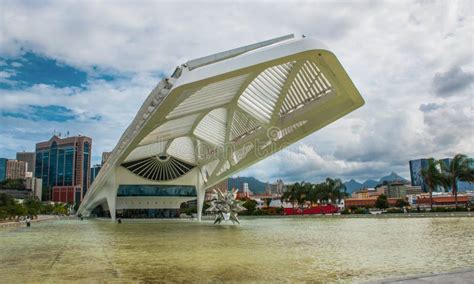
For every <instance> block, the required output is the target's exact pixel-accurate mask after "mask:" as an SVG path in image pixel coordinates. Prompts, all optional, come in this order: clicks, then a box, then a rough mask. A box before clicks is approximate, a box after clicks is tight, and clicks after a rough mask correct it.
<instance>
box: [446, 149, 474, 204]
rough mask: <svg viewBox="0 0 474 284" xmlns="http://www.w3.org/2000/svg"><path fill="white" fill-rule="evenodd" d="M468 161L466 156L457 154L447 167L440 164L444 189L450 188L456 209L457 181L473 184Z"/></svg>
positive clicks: (473, 177) (473, 176)
mask: <svg viewBox="0 0 474 284" xmlns="http://www.w3.org/2000/svg"><path fill="white" fill-rule="evenodd" d="M471 162H472V160H470V159H469V158H468V157H467V156H466V155H462V154H457V155H456V156H454V158H453V159H452V160H451V162H450V163H449V165H446V164H444V163H443V162H440V163H439V164H440V165H441V168H442V175H443V176H444V179H445V183H444V186H445V188H451V190H452V192H453V194H454V202H455V204H456V208H457V207H458V184H457V182H458V181H466V182H469V183H472V182H474V169H473V168H471V167H470V165H469V164H470V163H471Z"/></svg>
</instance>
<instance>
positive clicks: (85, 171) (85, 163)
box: [82, 142, 90, 194]
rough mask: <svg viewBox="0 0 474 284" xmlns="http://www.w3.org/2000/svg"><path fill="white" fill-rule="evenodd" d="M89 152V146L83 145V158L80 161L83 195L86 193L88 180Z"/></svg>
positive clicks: (87, 144)
mask: <svg viewBox="0 0 474 284" xmlns="http://www.w3.org/2000/svg"><path fill="white" fill-rule="evenodd" d="M89 152H90V145H89V143H87V142H86V143H84V158H83V160H82V181H83V189H84V194H86V192H87V180H89V168H90V165H89V154H90V153H89Z"/></svg>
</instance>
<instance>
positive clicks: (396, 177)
mask: <svg viewBox="0 0 474 284" xmlns="http://www.w3.org/2000/svg"><path fill="white" fill-rule="evenodd" d="M384 181H403V182H408V181H407V180H406V179H404V178H402V177H401V176H399V175H398V174H396V173H394V172H391V173H390V174H389V175H388V176H384V177H383V178H381V179H380V181H379V183H383V182H384Z"/></svg>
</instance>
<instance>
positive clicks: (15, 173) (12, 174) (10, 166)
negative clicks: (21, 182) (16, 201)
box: [5, 160, 26, 179]
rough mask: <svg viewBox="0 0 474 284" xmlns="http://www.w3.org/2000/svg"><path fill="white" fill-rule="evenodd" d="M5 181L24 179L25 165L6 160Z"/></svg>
mask: <svg viewBox="0 0 474 284" xmlns="http://www.w3.org/2000/svg"><path fill="white" fill-rule="evenodd" d="M5 175H6V179H25V175H26V163H25V162H23V161H17V160H7V170H6V174H5Z"/></svg>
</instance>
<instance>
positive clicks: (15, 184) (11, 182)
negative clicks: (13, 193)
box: [0, 179, 26, 190]
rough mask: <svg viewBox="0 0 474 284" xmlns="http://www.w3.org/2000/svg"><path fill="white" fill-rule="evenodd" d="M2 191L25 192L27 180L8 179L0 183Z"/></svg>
mask: <svg viewBox="0 0 474 284" xmlns="http://www.w3.org/2000/svg"><path fill="white" fill-rule="evenodd" d="M0 189H16V190H25V189H26V187H25V180H24V179H6V180H2V181H0Z"/></svg>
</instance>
